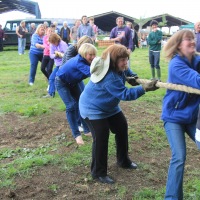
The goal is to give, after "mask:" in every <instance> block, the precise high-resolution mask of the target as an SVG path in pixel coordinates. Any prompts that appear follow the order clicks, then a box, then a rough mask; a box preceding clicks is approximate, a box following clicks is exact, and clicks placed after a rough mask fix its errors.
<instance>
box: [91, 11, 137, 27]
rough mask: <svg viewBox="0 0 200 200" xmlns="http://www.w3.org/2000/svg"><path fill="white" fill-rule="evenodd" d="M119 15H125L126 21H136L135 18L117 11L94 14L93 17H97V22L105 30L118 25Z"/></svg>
mask: <svg viewBox="0 0 200 200" xmlns="http://www.w3.org/2000/svg"><path fill="white" fill-rule="evenodd" d="M119 16H120V17H124V21H130V22H132V23H134V20H135V18H133V17H130V16H128V15H124V14H122V13H118V12H115V11H110V12H106V13H102V14H99V15H94V16H93V17H94V18H95V24H96V25H97V26H98V27H99V28H100V29H102V30H104V31H111V29H112V28H113V27H115V26H116V18H117V17H119Z"/></svg>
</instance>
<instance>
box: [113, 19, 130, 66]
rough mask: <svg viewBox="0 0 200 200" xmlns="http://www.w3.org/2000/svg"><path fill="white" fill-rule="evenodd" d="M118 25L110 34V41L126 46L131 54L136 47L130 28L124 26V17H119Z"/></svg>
mask: <svg viewBox="0 0 200 200" xmlns="http://www.w3.org/2000/svg"><path fill="white" fill-rule="evenodd" d="M116 24H117V26H116V27H114V28H113V29H112V30H111V32H110V40H112V41H114V42H115V44H122V45H124V46H125V47H126V48H127V50H128V52H129V53H131V52H132V51H133V50H134V49H133V48H134V46H133V39H132V32H131V30H130V28H129V27H127V26H126V25H124V18H123V17H117V19H116ZM128 67H130V60H129V61H128Z"/></svg>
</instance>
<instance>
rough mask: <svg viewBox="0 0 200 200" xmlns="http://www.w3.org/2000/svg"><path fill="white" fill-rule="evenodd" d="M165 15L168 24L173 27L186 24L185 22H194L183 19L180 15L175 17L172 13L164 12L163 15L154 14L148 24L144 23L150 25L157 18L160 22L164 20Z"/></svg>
mask: <svg viewBox="0 0 200 200" xmlns="http://www.w3.org/2000/svg"><path fill="white" fill-rule="evenodd" d="M163 16H164V17H165V18H166V21H167V26H168V27H171V26H181V25H185V24H190V23H192V22H190V21H187V20H184V19H181V18H179V17H175V16H172V15H169V14H168V13H165V14H162V15H157V16H153V17H151V18H150V21H148V22H147V23H146V24H144V26H145V27H146V26H150V23H151V20H153V19H154V20H156V21H158V22H162V18H163Z"/></svg>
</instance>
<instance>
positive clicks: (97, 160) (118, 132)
mask: <svg viewBox="0 0 200 200" xmlns="http://www.w3.org/2000/svg"><path fill="white" fill-rule="evenodd" d="M129 54H130V52H129V51H128V50H127V48H126V47H125V46H123V45H120V44H114V45H111V46H109V47H108V48H107V49H106V50H105V51H104V52H103V54H102V57H101V58H100V57H96V58H95V59H94V60H93V61H92V64H91V68H90V72H91V78H90V81H89V82H88V84H87V85H86V86H85V89H84V90H83V92H82V94H81V96H80V102H79V108H80V114H81V116H82V118H83V119H85V120H86V122H87V124H88V126H89V128H90V130H91V132H92V137H93V144H92V164H91V174H92V177H93V179H96V180H97V181H100V182H102V183H108V184H112V183H114V180H113V179H112V178H110V177H109V176H108V174H107V165H108V164H107V158H108V139H109V133H110V131H111V132H113V133H114V134H115V141H116V148H117V153H116V156H117V164H118V166H119V167H122V168H127V169H136V168H137V164H135V163H134V162H132V161H131V159H130V158H129V155H128V125H127V120H126V118H125V116H124V114H123V112H122V110H121V109H120V107H119V103H120V100H124V101H130V100H136V99H137V98H139V97H140V96H142V95H143V94H145V92H148V91H150V90H156V89H157V87H155V84H156V81H154V82H153V81H152V82H151V83H148V84H144V85H142V86H138V87H134V88H130V89H128V88H127V87H126V86H125V79H126V76H136V74H134V73H133V72H132V71H131V70H130V68H128V66H127V64H128V58H129ZM130 83H131V85H132V86H135V85H138V84H137V82H136V81H135V79H132V82H130Z"/></svg>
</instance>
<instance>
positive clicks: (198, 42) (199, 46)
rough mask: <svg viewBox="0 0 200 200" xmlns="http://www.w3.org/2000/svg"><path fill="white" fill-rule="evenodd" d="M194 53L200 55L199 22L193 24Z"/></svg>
mask: <svg viewBox="0 0 200 200" xmlns="http://www.w3.org/2000/svg"><path fill="white" fill-rule="evenodd" d="M195 36H196V37H195V38H196V51H197V52H199V53H200V21H199V22H196V23H195Z"/></svg>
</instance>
